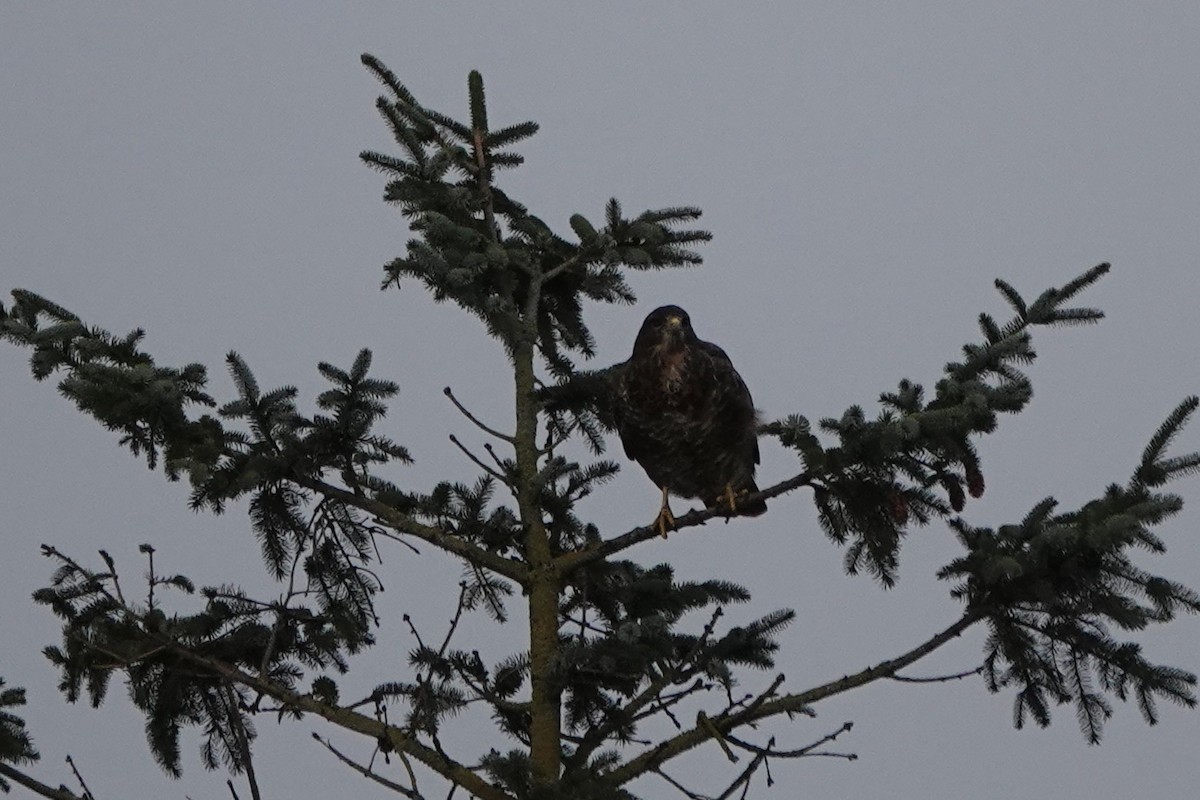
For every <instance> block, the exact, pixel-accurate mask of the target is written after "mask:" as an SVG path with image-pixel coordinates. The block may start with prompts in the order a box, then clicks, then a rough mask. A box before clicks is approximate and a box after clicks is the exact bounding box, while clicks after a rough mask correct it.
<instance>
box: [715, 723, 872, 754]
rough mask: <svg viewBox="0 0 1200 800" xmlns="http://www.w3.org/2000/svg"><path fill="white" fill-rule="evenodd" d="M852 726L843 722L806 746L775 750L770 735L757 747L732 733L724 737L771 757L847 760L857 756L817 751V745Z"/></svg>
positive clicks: (751, 751)
mask: <svg viewBox="0 0 1200 800" xmlns="http://www.w3.org/2000/svg"><path fill="white" fill-rule="evenodd" d="M853 727H854V723H853V722H844V723H842V727H840V728H838V729H837V730H836V731H834V732H833V733H827V734H825V735H824V736H822V737H821V738H820V739H817V740H816V741H815V742H813V743H812V744H810V745H806V746H804V747H801V748H799V749H796V750H776V749H775V737H774V736H772V737H771V739H770V741H769V742H768V743H767V746H766V747H759V746H758V745H755V744H751V743H750V742H747V741H744V740H742V739H739V738H737V737H736V736H734V735H733V734H726V735H725V738H726V739H727V740H728V741H729V742H730V743H731V744H735V745H737V746H738V747H740V748H742V749H743V750H745V751H747V752H750V753H756V754H759V755H762V756H769V757H771V758H802V757H804V756H835V757H837V758H844V759H846V760H847V761H855V760H857V759H858V756H857V755H855V754H853V753H824V752H817V748H818V747H820V746H821V745H823V744H827V743H829V742H832V741H833V740H834V739H836V738H838V737H839V736H841V735H842V734H843V733H848V732H849V731H850V730H851V729H852V728H853Z"/></svg>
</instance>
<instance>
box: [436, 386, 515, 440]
mask: <svg viewBox="0 0 1200 800" xmlns="http://www.w3.org/2000/svg"><path fill="white" fill-rule="evenodd" d="M442 394H444V395H446V397H449V398H450V402H451V403H454V407H455V408H457V409H458V410H459V411H460V412H462V415H463V416H464V417H466V418H467V419H469V420H470V421H471V422H473V423H475V427H477V428H479V430H481V431H483V432H484V433H487V434H491V435H492V436H495V437H496V438H497V439H501V440H503V441H505V442H508V443H509V444H512V443H513V442H514V441H515V439H514V438H513V437H512V436H509V435H508V434H507V433H501V432H500V431H498V430H496V429H495V428H491V427H488V426H487V425H484V424H483V423H482V422H480V421H479V420H478V419H477V418H476V417H475V415H474V414H472V413H471V412H470V411H468V410H467V407H466V406H464V405H463V404H462V403H460V402H458V398H457V397H455V396H454V392H452V391H450V387H449V386H447V387H446V388H445V389H442Z"/></svg>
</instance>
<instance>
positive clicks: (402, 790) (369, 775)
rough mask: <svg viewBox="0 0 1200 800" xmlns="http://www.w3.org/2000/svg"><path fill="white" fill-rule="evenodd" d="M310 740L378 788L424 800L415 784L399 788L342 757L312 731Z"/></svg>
mask: <svg viewBox="0 0 1200 800" xmlns="http://www.w3.org/2000/svg"><path fill="white" fill-rule="evenodd" d="M312 738H313V739H315V740H316V741H317V742H319V743H320V744H321V745H322V746H323V747H324V748H325V749H326V750H328V751H329V752H331V753H333V754H334V755H335V756H336V757H337V759H338V760H339V761H341V762H342V763H343V764H345V765H346V766H348V767H350V768H351V769H353V770H354V771H355V772H357V773H358V774H360V775H362V776H363V777H365V778H370V779H371V780H373V781H375V782H376V783H378V784H379V785H380V786H384V787H386V788H388V789H391V790H392V791H393V792H397V793H399V794H402V795H404V796H405V797H408V798H410V800H425V796H424V795H422V794H421V793H420V792H418V791H417V790H416V788H415V787H416V783H415V782H414V784H413V786H414V788H412V789H409V788H408V787H405V786H401V785H400V784H398V783H396V782H395V781H390V780H388V779H387V778H385V777H383V776H382V775H380V774H379V773H377V772H375V771H373V770H372V769H371V768H370V767H364V766H363V765H362V764H359V763H358V762H357V761H354V760H352V759H351V758H350V757H348V756H346V755H344V754H343V753H342V752H341V751H340V750H338V749H337V748H336V747H334V746H333V744H331V743H330V741H329V740H328V739H322V738H321V737H320V735H318V734H317V732H316V731H313V735H312ZM410 777H411V775H410Z"/></svg>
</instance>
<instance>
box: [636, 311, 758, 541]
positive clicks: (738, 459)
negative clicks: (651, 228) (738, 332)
mask: <svg viewBox="0 0 1200 800" xmlns="http://www.w3.org/2000/svg"><path fill="white" fill-rule="evenodd" d="M620 366H621V368H620V369H619V370H618V371H617V380H616V386H615V397H614V398H613V400H614V402H613V416H614V421H615V422H616V428H617V433H618V434H619V435H620V437H621V443H622V444H623V445H624V446H625V454H626V455H627V456H629V457H630V458H632V459H633V460H634V461H636V462H638V463H639V464H641V465H642V468H643V469H645V470H646V474H647V475H649V476H650V480H652V481H654V482H655V483H656V484H657V485H658V487H659V488H660V489H662V507H661V508H660V509H659V512H658V517H657V518H656V519H655V522H654V524H655V525H656V526H657V527H658V530H659V533H661V534H662V535H663V536H664V537H665V536H666V535H667V530H668V529H669V528H672V527H674V525H675V517H674V515H673V514H672V513H671V508H670V506H669V505H668V495H670V494H674V495H677V496H679V497H689V498H690V497H698V498H700V499H701V500H703V501H704V503H705V505H707V506H708V507H710V508H717V507H722V508H723V509H724V510H725V511H726V512H727V513H728V514H730V515H733V514H745V515H747V516H757V515H759V514H762V513H763V512H764V511H766V510H767V504H766V503H765V502H763V501H762V500H754V501H743V500H742V499H741V498H742V497H743V496H745V495H746V494H750V493H753V492H757V491H758V487H757V486H756V485H755V483H754V467H755V465H756V464H758V460H759V458H758V435H757V433H756V427H757V418H756V414H755V411H754V402H753V400H751V399H750V390H749V389H747V388H746V384H745V383H744V382H743V381H742V376H741V375H738V373H737V370H736V369H734V368H733V363H732V362H731V361H730V360H729V356H727V355H725V351H724V350H722V349H721V348H720V347H717V346H716V345H715V344H712V343H711V342H705V341H701V340H700V339H699V338H697V336H696V332H695V331H693V330H692V323H691V320H690V318H689V317H688V314H687V312H686V311H684V310H683V309H682V308H680V307H679V306H663V307H662V308H656V309H655V310H654V311H652V312H650V314H649V316H647V317H646V321H645V322H643V323H642V329H641V330H640V331H638V335H637V340H636V341H635V342H634V344H633V355H632V356H631V357H630V359H629V360H628V361H626V362H625V363H624V364H623V365H620Z"/></svg>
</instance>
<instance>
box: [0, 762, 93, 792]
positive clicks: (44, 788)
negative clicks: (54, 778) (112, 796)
mask: <svg viewBox="0 0 1200 800" xmlns="http://www.w3.org/2000/svg"><path fill="white" fill-rule="evenodd" d="M0 776H3V777H5V778H8V779H9V780H10V781H12V782H13V783H17V784H20V785H21V786H24V787H25V788H26V789H28V790H29V791H31V792H33V793H34V794H39V795H41V796H42V797H46V798H49V800H92V798H91V797H89V796H86V795H78V794H75V793H74V792H72V791H70V790H69V789H67V787H65V786H59V787H58V788H57V789H56V788H54V787H53V786H49V785H47V784H45V783H42V782H41V781H39V780H37V779H35V778H31V777H29V776H28V775H26V774H25V773H24V772H21V771H20V770H19V769H17V768H16V767H10V766H9V765H8V764H5V763H4V762H2V761H0Z"/></svg>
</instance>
